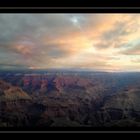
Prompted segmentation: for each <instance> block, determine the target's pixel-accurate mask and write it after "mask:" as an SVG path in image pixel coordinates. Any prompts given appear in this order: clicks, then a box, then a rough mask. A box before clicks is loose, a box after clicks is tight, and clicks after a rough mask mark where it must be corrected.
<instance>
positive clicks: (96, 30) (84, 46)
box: [0, 14, 140, 72]
mask: <svg viewBox="0 0 140 140" xmlns="http://www.w3.org/2000/svg"><path fill="white" fill-rule="evenodd" d="M0 69H81V70H84V69H86V70H87V69H88V70H100V71H113V72H118V71H140V14H0Z"/></svg>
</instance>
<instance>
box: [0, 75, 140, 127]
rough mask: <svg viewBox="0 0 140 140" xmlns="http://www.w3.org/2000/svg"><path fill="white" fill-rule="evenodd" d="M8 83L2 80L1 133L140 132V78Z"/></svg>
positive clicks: (31, 78)
mask: <svg viewBox="0 0 140 140" xmlns="http://www.w3.org/2000/svg"><path fill="white" fill-rule="evenodd" d="M5 77H6V78H5V79H6V80H0V126H1V127H9V126H12V127H24V126H32V127H54V126H61V127H64V126H68V127H71V126H74V127H77V126H80V127H84V126H90V127H112V126H117V127H124V126H140V125H139V124H140V104H139V103H140V80H139V79H140V77H138V75H136V76H135V77H134V76H133V78H132V77H129V76H128V78H127V79H126V78H124V77H122V76H120V77H118V76H116V77H115V76H114V75H113V76H112V75H111V76H109V75H107V76H106V75H97V76H75V75H64V76H60V75H59V76H58V75H20V76H11V77H8V78H7V76H5ZM3 79H4V77H3ZM4 81H9V82H4ZM9 83H10V84H9ZM13 85H14V86H13Z"/></svg>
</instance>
